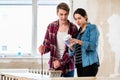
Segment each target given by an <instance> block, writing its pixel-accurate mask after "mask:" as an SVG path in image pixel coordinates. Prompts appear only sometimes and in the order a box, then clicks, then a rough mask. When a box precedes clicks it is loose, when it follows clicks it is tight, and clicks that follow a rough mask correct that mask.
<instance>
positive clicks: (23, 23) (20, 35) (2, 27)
mask: <svg viewBox="0 0 120 80" xmlns="http://www.w3.org/2000/svg"><path fill="white" fill-rule="evenodd" d="M31 46H32V5H0V53H9V54H12V53H17V52H18V50H19V48H21V50H22V51H23V52H24V53H31V50H32V49H31Z"/></svg>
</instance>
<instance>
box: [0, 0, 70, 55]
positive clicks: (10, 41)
mask: <svg viewBox="0 0 120 80" xmlns="http://www.w3.org/2000/svg"><path fill="white" fill-rule="evenodd" d="M68 1H69V0H0V55H1V54H7V55H8V54H10V55H12V54H14V55H16V54H18V52H19V51H22V53H23V54H36V53H37V54H39V52H38V47H39V46H40V44H42V42H43V39H44V35H45V32H46V28H47V26H48V24H49V23H51V22H52V21H54V20H57V15H56V6H57V4H58V3H60V2H67V3H68Z"/></svg>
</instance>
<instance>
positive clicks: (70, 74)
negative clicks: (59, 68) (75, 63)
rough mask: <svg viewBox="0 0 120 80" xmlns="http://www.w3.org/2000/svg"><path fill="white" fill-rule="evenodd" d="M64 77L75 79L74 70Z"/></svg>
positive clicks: (63, 75)
mask: <svg viewBox="0 0 120 80" xmlns="http://www.w3.org/2000/svg"><path fill="white" fill-rule="evenodd" d="M62 77H74V70H72V71H70V72H68V73H66V74H62Z"/></svg>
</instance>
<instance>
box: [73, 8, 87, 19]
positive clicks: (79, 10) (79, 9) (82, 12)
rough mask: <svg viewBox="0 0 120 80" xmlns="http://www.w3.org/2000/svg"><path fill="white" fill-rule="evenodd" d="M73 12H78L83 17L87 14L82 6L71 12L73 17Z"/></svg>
mask: <svg viewBox="0 0 120 80" xmlns="http://www.w3.org/2000/svg"><path fill="white" fill-rule="evenodd" d="M75 14H80V15H81V16H83V17H86V16H87V13H86V11H85V10H84V9H83V8H78V9H76V10H75V12H74V13H73V17H74V15H75ZM87 20H88V18H87V19H86V21H87Z"/></svg>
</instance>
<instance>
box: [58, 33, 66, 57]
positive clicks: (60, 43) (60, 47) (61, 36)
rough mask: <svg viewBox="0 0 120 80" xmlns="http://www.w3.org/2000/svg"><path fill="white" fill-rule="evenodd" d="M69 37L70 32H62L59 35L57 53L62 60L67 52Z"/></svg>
mask: <svg viewBox="0 0 120 80" xmlns="http://www.w3.org/2000/svg"><path fill="white" fill-rule="evenodd" d="M66 35H68V31H66V32H60V31H58V33H57V53H58V58H62V56H63V54H64V51H65V39H64V38H65V37H66Z"/></svg>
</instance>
